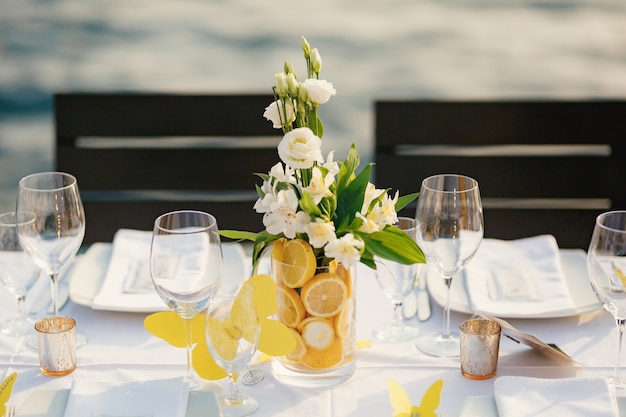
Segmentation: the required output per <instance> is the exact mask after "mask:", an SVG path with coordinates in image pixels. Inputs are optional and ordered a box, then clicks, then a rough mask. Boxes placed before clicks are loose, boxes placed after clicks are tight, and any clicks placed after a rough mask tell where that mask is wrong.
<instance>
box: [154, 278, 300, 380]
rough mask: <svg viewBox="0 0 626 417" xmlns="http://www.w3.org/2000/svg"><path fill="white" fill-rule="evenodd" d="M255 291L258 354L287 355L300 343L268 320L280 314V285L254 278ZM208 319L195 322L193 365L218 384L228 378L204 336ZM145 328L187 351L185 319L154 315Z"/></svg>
mask: <svg viewBox="0 0 626 417" xmlns="http://www.w3.org/2000/svg"><path fill="white" fill-rule="evenodd" d="M247 282H248V283H249V284H251V285H252V286H253V287H254V289H253V291H252V298H253V299H254V310H255V312H256V315H257V317H258V319H259V323H260V326H261V336H260V339H259V344H258V346H257V350H258V351H260V352H262V353H265V354H267V355H270V356H282V355H286V354H288V353H289V352H291V351H292V350H294V349H295V347H296V339H295V338H294V336H293V334H292V332H290V331H289V328H288V327H287V326H285V325H284V324H283V323H281V322H279V321H277V320H272V319H270V318H268V317H270V316H272V315H274V314H276V313H277V312H278V301H277V299H276V284H275V283H274V280H273V279H272V277H270V276H269V275H265V274H259V275H254V276H252V277H251V278H250V279H248V281H247ZM205 322H206V316H205V315H204V314H198V315H196V317H194V318H193V322H192V329H193V330H192V340H193V342H194V343H195V346H194V348H193V351H192V365H193V368H194V370H195V371H196V373H197V374H198V375H199V376H200V377H201V378H204V379H208V380H218V379H222V378H225V377H226V376H228V374H227V373H226V371H224V370H223V369H222V368H221V367H220V366H219V365H218V364H217V363H216V362H215V360H214V359H213V356H211V353H210V352H209V348H208V346H207V344H206V339H205V335H204V328H205ZM144 327H145V328H146V329H147V330H148V331H149V332H150V333H152V334H153V335H154V336H156V337H159V338H161V339H163V340H165V341H166V342H168V343H169V344H171V345H173V346H175V347H179V348H184V347H186V346H187V344H186V342H185V329H184V327H183V319H182V318H181V317H180V316H179V315H178V313H175V312H173V311H168V312H160V313H154V314H151V315H149V316H148V317H146V319H145V320H144Z"/></svg>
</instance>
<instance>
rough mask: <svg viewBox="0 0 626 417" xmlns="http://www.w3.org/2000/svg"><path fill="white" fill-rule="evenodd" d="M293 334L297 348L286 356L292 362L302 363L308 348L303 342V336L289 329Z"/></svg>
mask: <svg viewBox="0 0 626 417" xmlns="http://www.w3.org/2000/svg"><path fill="white" fill-rule="evenodd" d="M289 331H291V333H293V337H294V338H295V339H296V347H295V348H294V349H293V350H292V351H291V352H289V353H288V354H287V355H286V358H287V359H288V360H290V361H292V362H300V361H301V360H302V358H303V357H304V355H305V354H306V351H307V348H306V345H305V344H304V340H302V336H301V335H300V333H298V331H297V330H295V329H289Z"/></svg>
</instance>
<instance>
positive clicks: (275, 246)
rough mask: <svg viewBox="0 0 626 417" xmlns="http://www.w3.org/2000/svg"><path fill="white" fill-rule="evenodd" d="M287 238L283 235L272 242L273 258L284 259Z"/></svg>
mask: <svg viewBox="0 0 626 417" xmlns="http://www.w3.org/2000/svg"><path fill="white" fill-rule="evenodd" d="M286 242H287V239H285V238H284V237H281V238H280V239H276V240H275V241H274V242H272V258H274V259H277V260H279V261H280V260H281V259H283V248H284V247H285V243H286Z"/></svg>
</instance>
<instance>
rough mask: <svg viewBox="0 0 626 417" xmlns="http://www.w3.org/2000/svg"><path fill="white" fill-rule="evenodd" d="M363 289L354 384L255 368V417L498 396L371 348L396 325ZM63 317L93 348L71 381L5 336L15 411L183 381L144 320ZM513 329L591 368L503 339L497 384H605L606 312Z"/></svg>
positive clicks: (429, 363)
mask: <svg viewBox="0 0 626 417" xmlns="http://www.w3.org/2000/svg"><path fill="white" fill-rule="evenodd" d="M357 280H358V281H357V282H358V284H357V292H358V294H357V338H358V339H369V340H372V342H373V345H372V346H371V347H369V348H365V349H362V350H359V351H358V352H357V371H356V373H355V375H354V376H353V377H352V378H351V379H350V380H349V381H348V382H347V383H345V384H343V385H340V386H337V387H333V388H327V389H319V390H303V389H296V388H292V387H289V386H286V385H282V384H281V383H279V382H278V381H276V380H275V379H274V378H273V377H272V376H271V373H270V367H269V364H268V363H267V362H264V363H260V364H255V365H252V367H253V368H260V369H263V370H265V371H266V372H267V376H266V378H265V379H264V380H263V381H262V382H260V383H259V384H257V385H254V386H251V387H247V386H240V388H241V390H242V391H244V392H245V393H247V394H250V395H252V396H254V397H255V398H256V399H257V400H258V401H259V403H260V408H259V411H258V412H257V413H256V414H255V416H257V417H265V416H276V417H287V416H294V415H298V416H309V415H314V416H316V417H331V416H332V417H335V416H337V417H339V416H341V417H344V416H359V417H360V416H391V415H392V412H393V409H392V407H391V405H390V402H389V393H388V389H387V384H386V381H387V379H394V380H395V381H396V382H398V383H399V384H401V385H402V386H403V388H404V389H405V390H406V392H407V394H408V395H409V397H410V398H411V400H412V401H413V402H414V403H416V404H417V403H419V401H420V400H421V397H422V395H423V393H424V391H425V390H426V389H427V388H428V387H429V386H430V385H431V384H432V383H433V382H434V381H435V380H437V379H443V380H444V386H443V390H442V402H441V405H440V406H439V409H438V411H439V413H440V415H443V416H445V417H455V416H458V415H459V413H460V410H461V408H462V405H463V403H464V401H465V399H466V397H468V396H478V395H486V396H493V394H494V381H495V379H490V380H486V381H471V380H468V379H466V378H464V377H463V376H462V375H461V373H460V368H459V360H458V358H434V357H431V356H428V355H426V354H423V353H421V352H419V351H417V350H416V349H415V347H414V345H413V342H412V341H409V342H404V343H398V344H388V343H380V342H376V341H373V339H372V337H371V334H372V329H374V328H375V327H376V326H379V325H381V324H384V323H387V322H388V321H389V320H390V319H391V315H392V306H391V305H390V303H389V302H388V300H387V299H386V298H385V296H384V295H383V294H382V292H381V291H380V289H379V288H378V286H377V285H376V281H375V276H374V273H373V271H371V270H369V269H368V268H367V267H364V266H362V265H359V270H358V278H357ZM452 285H453V286H454V285H455V283H454V282H453V284H452ZM433 307H434V308H433V317H432V318H431V319H430V320H429V321H427V322H424V323H418V322H417V321H416V320H412V321H411V322H410V324H412V325H415V326H418V327H419V329H420V332H421V333H427V332H430V331H434V330H439V329H440V326H441V323H442V317H441V308H440V307H439V306H437V305H434V306H433ZM62 313H63V314H66V315H69V316H72V317H74V318H76V320H77V323H78V327H79V328H80V329H81V330H82V331H83V332H85V333H86V334H87V336H88V337H89V342H88V344H87V345H86V346H84V347H82V348H80V349H79V350H78V352H77V353H78V355H77V356H78V367H77V369H76V371H74V372H73V373H72V374H70V375H68V376H66V377H61V378H49V377H45V376H43V375H41V374H40V372H39V367H38V358H37V355H36V354H35V353H33V352H31V351H29V350H28V349H27V348H26V347H25V345H24V338H11V337H8V336H3V335H0V372H2V371H5V372H4V373H5V374H8V373H10V372H13V371H16V372H18V374H19V377H18V379H17V381H16V383H15V387H14V393H13V396H12V398H11V402H12V403H14V404H16V405H17V406H18V409H19V406H20V405H21V404H22V403H24V402H26V401H27V400H28V397H29V396H30V395H31V394H32V393H33V392H34V391H36V390H41V389H68V388H70V386H71V384H72V381H73V380H75V379H81V380H109V381H110V380H113V381H118V382H124V381H140V380H155V379H166V378H173V377H178V376H181V375H184V373H185V351H184V349H180V348H174V347H172V346H170V345H168V344H167V343H165V342H163V341H162V340H160V339H158V338H156V337H154V336H152V335H150V334H149V333H148V332H147V331H146V330H145V329H144V328H143V319H144V318H145V317H146V314H143V313H126V312H111V311H96V310H93V309H90V308H88V307H85V306H81V305H77V304H75V303H73V302H71V301H70V302H69V303H68V304H67V305H66V306H65V308H64V309H63V310H62ZM12 314H14V310H13V309H12V308H11V306H0V319H4V318H7V317H10V316H11V315H12ZM468 317H469V315H467V314H459V313H454V312H453V313H452V317H451V323H452V327H453V328H456V327H457V326H458V324H459V323H460V322H461V321H462V320H464V319H466V318H468ZM509 322H511V324H513V325H514V326H515V327H517V328H519V329H520V330H524V331H528V332H530V333H533V334H535V335H536V336H537V337H539V338H540V339H542V340H544V341H546V342H551V343H556V344H557V345H558V346H559V347H560V348H562V349H563V350H564V351H566V352H567V353H568V354H570V355H571V356H572V357H573V358H574V359H575V360H576V361H578V362H579V363H581V364H584V365H585V366H563V364H561V363H556V362H553V361H551V360H550V359H548V358H546V357H544V356H543V355H541V354H539V353H536V352H534V351H532V350H531V349H529V348H528V347H527V346H525V345H518V344H516V343H514V342H512V341H510V340H508V339H506V338H504V339H503V340H502V342H501V346H500V360H499V364H498V374H497V376H504V375H511V376H529V377H538V378H571V377H589V376H595V377H598V376H606V375H609V374H610V373H611V372H612V370H611V367H612V363H613V358H614V346H615V333H614V332H615V329H614V327H615V324H614V321H613V319H612V317H611V316H610V314H609V313H608V312H605V311H604V310H599V311H595V312H591V313H586V314H583V315H581V316H572V317H567V318H555V319H541V320H520V319H515V320H509ZM203 382H204V384H205V385H206V389H212V390H218V389H219V388H220V386H221V385H223V386H224V387H226V384H225V381H219V382H211V381H203Z"/></svg>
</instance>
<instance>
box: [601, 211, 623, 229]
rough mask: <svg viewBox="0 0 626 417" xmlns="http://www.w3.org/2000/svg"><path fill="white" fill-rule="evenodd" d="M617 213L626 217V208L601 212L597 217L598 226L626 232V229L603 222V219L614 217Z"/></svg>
mask: <svg viewBox="0 0 626 417" xmlns="http://www.w3.org/2000/svg"><path fill="white" fill-rule="evenodd" d="M616 215H621V216H623V217H624V218H626V210H613V211H607V212H604V213H601V214H599V215H598V217H596V225H597V226H598V227H601V228H602V229H606V230H611V231H613V232H617V233H626V229H616V228H614V227H610V226H607V225H606V224H604V223H603V221H604V220H605V219H606V218H607V217H613V216H616Z"/></svg>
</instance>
